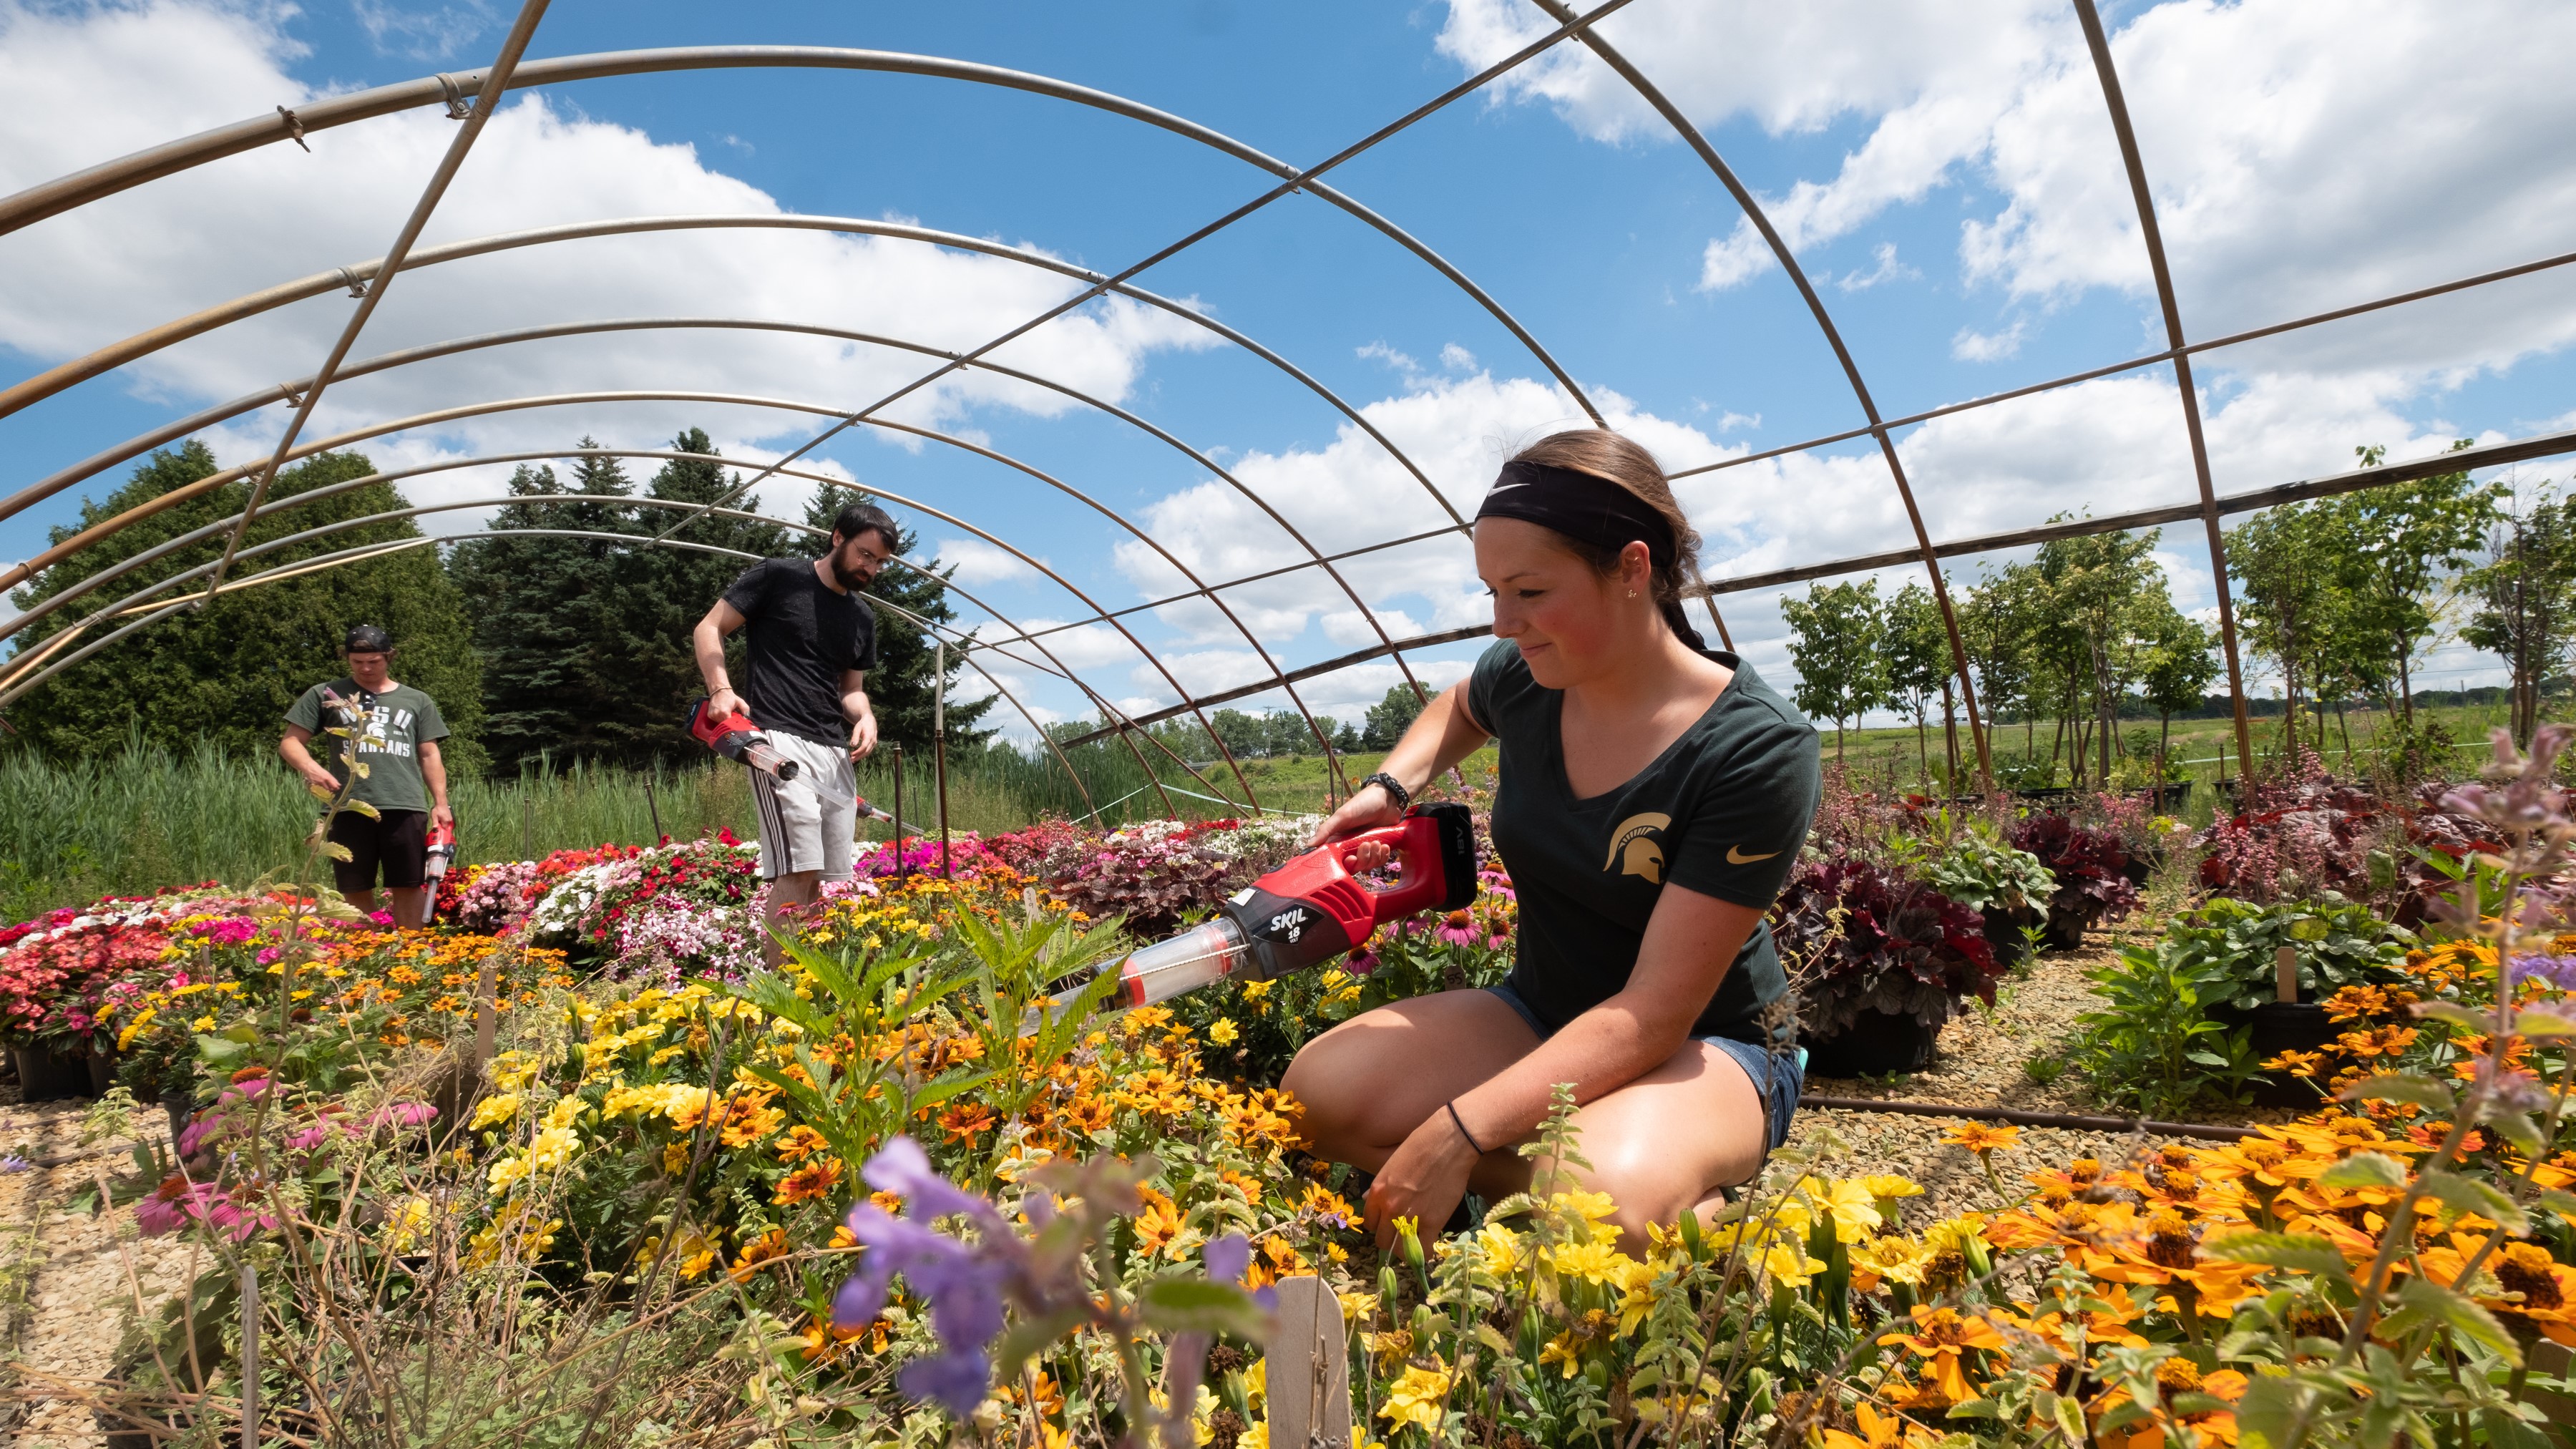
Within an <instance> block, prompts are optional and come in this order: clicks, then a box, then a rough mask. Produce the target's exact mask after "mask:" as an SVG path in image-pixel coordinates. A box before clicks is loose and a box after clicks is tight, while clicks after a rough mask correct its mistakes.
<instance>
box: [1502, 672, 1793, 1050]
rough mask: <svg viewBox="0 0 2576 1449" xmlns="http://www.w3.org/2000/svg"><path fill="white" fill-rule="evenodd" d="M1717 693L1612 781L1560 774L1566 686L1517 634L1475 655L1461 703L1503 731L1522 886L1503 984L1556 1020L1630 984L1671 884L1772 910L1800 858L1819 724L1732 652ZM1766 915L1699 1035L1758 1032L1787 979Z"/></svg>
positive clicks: (1508, 805)
mask: <svg viewBox="0 0 2576 1449" xmlns="http://www.w3.org/2000/svg"><path fill="white" fill-rule="evenodd" d="M1700 652H1701V653H1703V654H1704V655H1706V656H1707V657H1708V658H1710V659H1713V660H1716V661H1717V662H1718V663H1720V664H1723V665H1725V666H1726V667H1728V668H1729V669H1732V670H1734V671H1735V678H1734V679H1733V680H1732V681H1731V682H1729V683H1728V684H1727V686H1726V689H1725V691H1724V692H1722V693H1720V694H1719V695H1718V697H1717V702H1716V703H1715V704H1712V705H1710V706H1709V708H1708V712H1707V713H1706V714H1703V715H1701V716H1700V718H1699V719H1698V720H1697V721H1696V722H1694V723H1693V724H1692V725H1691V727H1690V728H1689V729H1687V730H1684V731H1683V732H1682V736H1681V738H1679V739H1677V740H1675V741H1673V743H1672V745H1671V746H1670V747H1669V748H1667V749H1666V750H1665V751H1664V752H1663V754H1661V755H1660V756H1658V757H1656V759H1655V761H1654V762H1653V763H1652V764H1649V765H1648V766H1646V768H1644V769H1642V770H1640V771H1638V772H1637V773H1636V775H1635V776H1634V777H1632V778H1630V779H1629V780H1628V781H1626V782H1625V783H1623V784H1621V785H1619V786H1618V787H1617V788H1615V789H1612V790H1609V791H1607V792H1605V793H1603V794H1599V795H1594V796H1592V797H1590V798H1588V799H1577V798H1575V795H1574V791H1573V788H1572V787H1571V786H1570V785H1568V784H1567V783H1566V775H1565V757H1564V741H1563V736H1562V733H1561V731H1560V729H1559V726H1558V718H1559V714H1560V712H1561V710H1562V709H1563V706H1564V703H1565V695H1564V693H1563V692H1562V691H1560V690H1554V689H1548V688H1545V687H1543V686H1541V685H1540V684H1539V683H1538V681H1537V680H1535V679H1533V678H1531V677H1530V670H1529V665H1528V664H1527V663H1526V662H1524V661H1523V660H1522V658H1521V651H1520V648H1519V646H1518V645H1515V644H1513V643H1512V642H1511V641H1509V640H1501V641H1497V642H1496V643H1495V645H1494V646H1493V647H1492V648H1490V649H1488V650H1486V651H1485V654H1484V657H1483V658H1481V659H1479V660H1477V661H1476V670H1475V673H1474V675H1473V676H1471V678H1470V682H1469V683H1468V685H1467V709H1468V712H1469V713H1470V714H1472V715H1474V716H1475V718H1476V721H1477V723H1479V724H1482V725H1483V726H1484V727H1485V728H1486V729H1488V730H1491V731H1492V732H1493V733H1494V734H1495V735H1496V736H1497V737H1498V738H1499V739H1500V740H1501V742H1502V760H1501V764H1502V780H1501V784H1500V785H1499V786H1498V787H1497V788H1496V790H1495V791H1494V809H1493V817H1492V819H1493V831H1494V850H1495V852H1496V853H1497V854H1499V855H1501V856H1502V858H1503V865H1504V867H1505V868H1506V869H1508V870H1509V871H1510V872H1511V876H1512V889H1513V891H1514V892H1515V893H1517V894H1518V895H1519V897H1520V940H1519V941H1518V943H1517V945H1518V948H1519V950H1518V960H1516V961H1515V962H1514V963H1513V966H1512V974H1511V978H1510V982H1511V988H1512V990H1513V991H1514V992H1516V993H1518V994H1519V996H1520V998H1521V1000H1522V1001H1524V1002H1526V1003H1528V1005H1529V1008H1530V1010H1532V1011H1534V1012H1536V1013H1537V1014H1538V1016H1539V1018H1540V1020H1542V1021H1544V1022H1546V1023H1547V1025H1548V1026H1549V1027H1550V1028H1551V1029H1554V1028H1559V1027H1562V1026H1564V1025H1565V1024H1566V1023H1567V1022H1569V1021H1572V1020H1573V1019H1574V1018H1576V1017H1578V1016H1581V1015H1582V1014H1583V1013H1584V1012H1586V1011H1589V1010H1591V1009H1592V1008H1593V1007H1595V1006H1598V1005H1600V1004H1601V1003H1602V1002H1603V1001H1606V1000H1608V999H1609V998H1610V997H1611V996H1612V995H1614V994H1616V993H1617V992H1618V991H1619V989H1620V988H1621V987H1623V986H1625V985H1627V984H1628V973H1629V972H1630V971H1631V970H1633V969H1635V967H1636V964H1637V950H1638V947H1639V946H1640V945H1641V944H1643V942H1644V940H1645V935H1646V922H1647V920H1648V919H1649V918H1650V917H1652V916H1653V915H1654V913H1655V902H1656V901H1657V900H1658V899H1659V898H1660V897H1661V896H1662V895H1663V891H1664V887H1665V886H1667V885H1679V886H1683V887H1686V888H1688V889H1690V890H1695V891H1698V892H1700V893H1701V894H1703V895H1710V896H1715V897H1717V898H1718V899H1719V900H1722V901H1731V902H1733V903H1734V904H1736V905H1740V906H1749V907H1751V908H1752V909H1754V910H1757V911H1759V910H1767V909H1768V908H1769V907H1770V905H1771V901H1772V898H1773V897H1774V896H1777V895H1778V894H1779V893H1780V887H1781V885H1782V883H1784V882H1785V881H1786V880H1787V879H1788V876H1789V869H1790V867H1791V866H1793V865H1795V864H1797V861H1798V847H1799V845H1800V844H1801V843H1802V842H1804V841H1805V839H1806V837H1807V824H1808V821H1809V819H1810V818H1811V817H1813V816H1814V815H1815V813H1816V801H1817V797H1818V795H1819V794H1820V792H1821V785H1822V780H1821V772H1820V770H1819V768H1818V760H1817V741H1816V731H1815V727H1814V726H1812V725H1810V724H1808V723H1807V721H1806V718H1805V717H1804V716H1802V715H1800V714H1799V713H1798V711H1797V709H1796V707H1794V706H1793V705H1791V704H1790V703H1789V701H1787V700H1785V699H1783V698H1781V697H1780V696H1779V695H1778V694H1777V693H1775V692H1773V690H1772V689H1771V687H1770V686H1769V685H1767V684H1765V683H1763V682H1762V678H1761V676H1760V675H1757V674H1755V673H1754V672H1753V669H1752V666H1750V665H1748V664H1746V663H1745V662H1744V661H1743V660H1741V659H1738V658H1737V657H1735V656H1734V655H1732V654H1727V653H1722V652H1720V651H1718V650H1714V649H1706V650H1702V651H1700ZM1788 989H1789V985H1788V980H1787V978H1786V977H1785V976H1784V975H1783V973H1782V971H1781V969H1780V953H1779V951H1778V950H1777V949H1776V948H1774V947H1773V945H1772V943H1771V927H1770V923H1769V922H1767V921H1764V922H1760V923H1757V924H1756V925H1755V926H1754V928H1753V934H1752V935H1751V936H1750V937H1748V938H1746V940H1745V942H1744V946H1743V948H1742V949H1741V950H1739V951H1737V952H1736V954H1735V961H1734V963H1733V964H1732V966H1731V967H1730V968H1729V969H1728V971H1727V973H1726V976H1725V978H1724V979H1723V980H1721V981H1720V982H1719V983H1718V987H1717V992H1716V995H1715V997H1714V998H1713V999H1712V1000H1710V1001H1709V1002H1708V1003H1707V1004H1706V1006H1705V1007H1703V1008H1702V1009H1701V1011H1700V1013H1699V1019H1698V1021H1697V1023H1696V1024H1695V1025H1693V1026H1692V1028H1691V1035H1693V1036H1724V1037H1732V1038H1733V1039H1735V1040H1737V1041H1745V1042H1754V1043H1760V1042H1761V1041H1762V1040H1763V1028H1762V1015H1763V1008H1764V1007H1765V1006H1767V1005H1769V1004H1770V1003H1771V1002H1773V1001H1776V1000H1778V999H1779V998H1780V997H1782V996H1784V995H1786V994H1787V993H1788Z"/></svg>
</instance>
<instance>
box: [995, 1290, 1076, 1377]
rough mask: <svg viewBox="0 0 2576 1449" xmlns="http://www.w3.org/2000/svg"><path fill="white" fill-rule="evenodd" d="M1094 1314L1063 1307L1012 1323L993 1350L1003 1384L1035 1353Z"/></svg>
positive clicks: (1017, 1373)
mask: <svg viewBox="0 0 2576 1449" xmlns="http://www.w3.org/2000/svg"><path fill="white" fill-rule="evenodd" d="M1090 1317H1091V1315H1090V1314H1089V1313H1087V1312H1086V1311H1084V1310H1083V1309H1081V1308H1059V1309H1057V1310H1056V1311H1055V1312H1053V1313H1050V1314H1047V1315H1046V1316H1045V1317H1042V1318H1032V1319H1029V1320H1028V1321H1026V1322H1024V1323H1018V1324H1014V1325H1012V1327H1011V1331H1010V1332H1008V1333H1006V1334H1003V1335H1002V1344H1001V1347H999V1348H998V1349H995V1350H994V1352H993V1368H994V1370H995V1377H996V1379H997V1380H998V1381H999V1382H1002V1383H1009V1382H1011V1381H1013V1380H1015V1379H1017V1378H1018V1377H1019V1376H1020V1368H1021V1366H1022V1365H1024V1364H1026V1363H1027V1362H1028V1361H1029V1359H1030V1357H1031V1356H1032V1355H1034V1354H1036V1353H1038V1352H1039V1351H1041V1350H1043V1349H1044V1348H1046V1347H1047V1345H1049V1344H1051V1343H1054V1342H1055V1341H1056V1340H1057V1339H1059V1338H1062V1337H1064V1336H1065V1335H1066V1334H1068V1333H1071V1332H1073V1331H1074V1330H1075V1329H1077V1328H1080V1327H1081V1326H1082V1325H1083V1324H1084V1323H1086V1322H1088V1321H1089V1320H1090Z"/></svg>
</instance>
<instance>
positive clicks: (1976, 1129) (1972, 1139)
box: [1941, 1122, 2021, 1157]
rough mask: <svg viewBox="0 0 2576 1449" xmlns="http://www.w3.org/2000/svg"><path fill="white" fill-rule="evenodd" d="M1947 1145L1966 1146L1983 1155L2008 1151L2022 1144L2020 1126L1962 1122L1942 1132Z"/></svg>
mask: <svg viewBox="0 0 2576 1449" xmlns="http://www.w3.org/2000/svg"><path fill="white" fill-rule="evenodd" d="M1941 1143H1942V1145H1943V1146H1945V1147H1964V1148H1966V1149H1968V1150H1969V1151H1970V1152H1973V1153H1976V1154H1977V1155H1978V1156H1980V1157H1982V1156H1984V1155H1985V1154H1987V1153H1989V1152H2006V1151H2010V1150H2011V1149H2013V1148H2015V1147H2019V1146H2020V1145H2021V1129H2020V1128H2018V1127H1994V1126H1989V1125H1988V1124H1986V1123H1983V1122H1962V1123H1960V1124H1959V1125H1958V1126H1956V1127H1953V1128H1951V1129H1950V1130H1949V1131H1947V1132H1944V1133H1942V1134H1941Z"/></svg>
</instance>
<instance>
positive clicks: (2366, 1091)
mask: <svg viewBox="0 0 2576 1449" xmlns="http://www.w3.org/2000/svg"><path fill="white" fill-rule="evenodd" d="M2342 1096H2343V1100H2345V1101H2347V1102H2358V1101H2361V1100H2362V1099H2364V1098H2375V1099H2377V1100H2379V1101H2382V1102H2412V1103H2414V1104H2415V1105H2416V1106H2418V1107H2428V1108H2430V1109H2432V1110H2433V1111H2435V1112H2438V1113H2440V1114H2442V1115H2443V1116H2445V1117H2448V1116H2449V1115H2451V1113H2452V1112H2453V1111H2454V1110H2455V1109H2456V1108H2457V1107H2458V1106H2459V1101H2460V1099H2459V1094H2458V1093H2456V1092H2454V1091H2452V1090H2451V1088H2450V1086H2449V1085H2448V1084H2447V1083H2443V1082H2438V1081H2435V1080H2434V1079H2432V1078H2431V1077H2423V1076H2417V1075H2415V1074H2413V1073H2411V1072H2380V1073H2378V1074H2376V1075H2374V1076H2368V1077H2364V1078H2362V1079H2361V1080H2360V1081H2358V1082H2355V1083H2353V1084H2352V1085H2351V1086H2350V1087H2348V1088H2346V1089H2345V1090H2344V1092H2343V1094H2342Z"/></svg>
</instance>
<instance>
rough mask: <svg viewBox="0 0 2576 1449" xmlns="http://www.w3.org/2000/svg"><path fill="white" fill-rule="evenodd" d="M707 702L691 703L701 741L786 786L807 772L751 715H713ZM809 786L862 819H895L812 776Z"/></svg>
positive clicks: (691, 727) (702, 698)
mask: <svg viewBox="0 0 2576 1449" xmlns="http://www.w3.org/2000/svg"><path fill="white" fill-rule="evenodd" d="M707 702H708V701H707V696H705V695H700V696H699V697H698V702H697V703H696V704H693V705H691V706H689V733H690V734H691V735H693V736H695V737H696V739H697V741H698V743H699V744H702V745H704V746H706V747H707V748H708V749H711V750H713V751H715V752H716V753H717V754H719V755H722V756H724V757H725V758H726V759H728V760H740V761H742V762H743V763H744V764H746V765H749V766H750V767H752V768H753V769H755V770H758V771H760V772H761V773H762V774H765V775H769V776H772V777H774V778H775V779H776V780H777V781H778V783H780V784H782V785H784V784H787V783H789V782H791V781H793V780H795V779H796V778H797V777H798V776H799V775H801V774H803V773H804V772H803V768H802V767H801V766H799V765H798V764H797V763H796V762H795V761H794V760H791V759H789V758H787V757H786V756H785V755H783V754H780V753H779V752H778V747H777V746H775V745H772V744H771V743H770V742H769V736H767V735H765V734H763V733H761V731H760V726H758V725H755V724H753V723H752V722H751V716H750V715H747V714H744V713H742V712H741V711H739V710H737V711H735V712H734V713H732V714H726V715H711V714H709V713H708V712H707ZM805 788H806V789H808V790H811V791H813V792H814V793H815V794H817V795H820V796H822V797H823V798H824V799H826V800H829V801H831V802H832V803H833V804H835V805H849V806H853V807H855V808H856V809H857V810H858V812H859V815H860V817H861V818H862V819H867V820H892V819H893V818H894V817H893V816H891V815H889V814H887V813H886V812H884V811H883V810H880V809H878V808H877V807H875V806H874V805H871V804H869V803H868V802H867V801H865V800H863V799H860V798H858V797H857V796H854V795H844V794H842V793H841V792H840V791H838V790H835V789H833V788H832V787H831V786H829V785H826V784H824V783H823V782H822V781H821V780H818V779H814V778H812V777H810V776H809V777H807V778H806V780H805Z"/></svg>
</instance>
